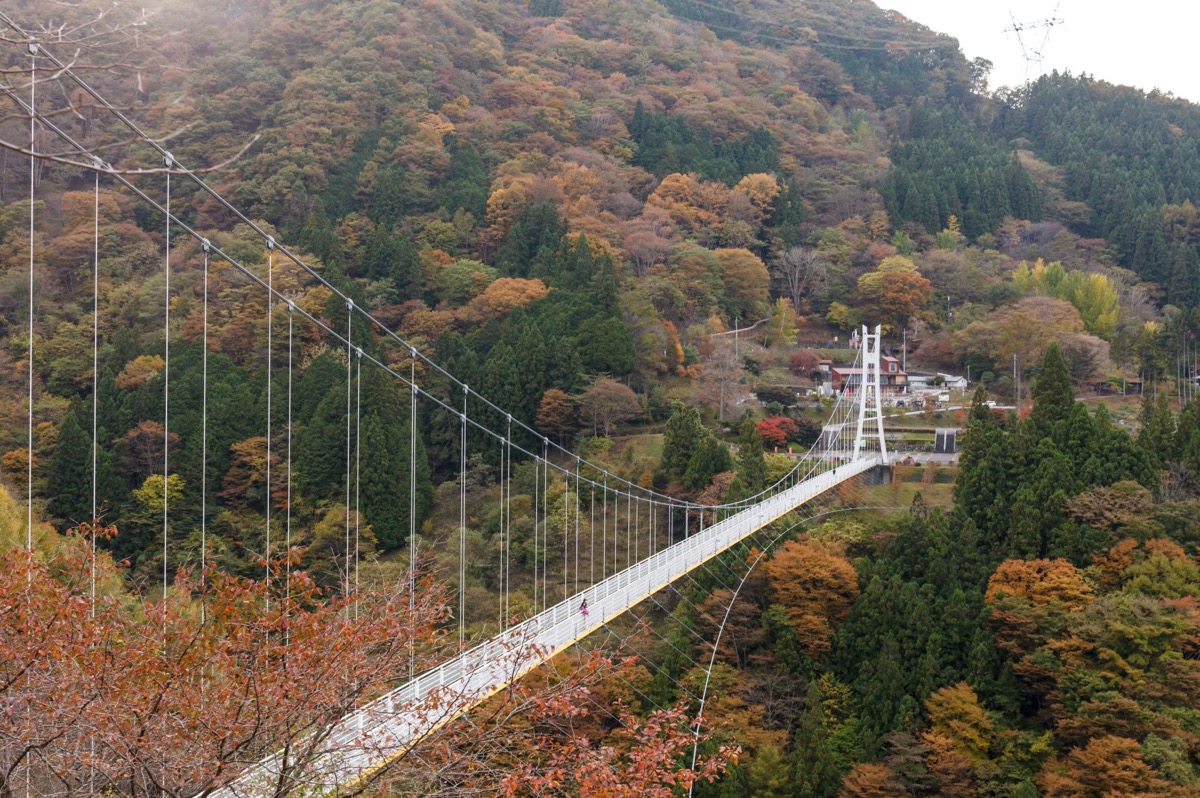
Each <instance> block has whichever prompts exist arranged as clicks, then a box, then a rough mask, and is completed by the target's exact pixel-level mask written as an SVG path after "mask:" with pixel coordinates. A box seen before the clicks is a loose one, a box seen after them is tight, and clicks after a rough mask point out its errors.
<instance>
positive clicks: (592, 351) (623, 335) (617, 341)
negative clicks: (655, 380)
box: [575, 316, 636, 377]
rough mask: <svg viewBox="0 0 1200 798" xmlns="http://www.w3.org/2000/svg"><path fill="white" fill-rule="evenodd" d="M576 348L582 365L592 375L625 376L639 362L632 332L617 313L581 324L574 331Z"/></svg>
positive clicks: (596, 317)
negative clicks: (616, 315) (577, 330)
mask: <svg viewBox="0 0 1200 798" xmlns="http://www.w3.org/2000/svg"><path fill="white" fill-rule="evenodd" d="M575 350H576V351H577V352H578V353H579V362H580V363H581V364H582V365H583V368H584V369H585V370H587V371H589V372H591V373H593V374H611V375H613V376H616V377H623V376H625V375H626V374H629V373H630V372H632V371H633V367H634V365H635V363H636V350H635V349H634V346H633V335H632V334H631V333H630V332H629V327H628V326H626V324H625V322H623V321H621V320H620V319H619V318H616V317H615V316H614V317H605V316H593V317H592V318H590V319H588V320H587V321H585V322H584V323H583V324H581V325H580V326H579V332H577V333H576V334H575Z"/></svg>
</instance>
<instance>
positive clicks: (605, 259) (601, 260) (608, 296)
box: [585, 253, 618, 312]
mask: <svg viewBox="0 0 1200 798" xmlns="http://www.w3.org/2000/svg"><path fill="white" fill-rule="evenodd" d="M585 288H590V299H591V301H592V302H593V303H595V306H596V307H598V308H600V310H602V311H605V312H612V311H614V310H616V307H617V289H618V285H617V270H616V267H615V266H613V262H612V258H611V257H609V255H608V253H604V254H602V255H600V256H599V257H598V258H596V267H595V269H594V271H593V273H592V282H591V286H590V287H587V286H585Z"/></svg>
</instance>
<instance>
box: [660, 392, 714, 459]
mask: <svg viewBox="0 0 1200 798" xmlns="http://www.w3.org/2000/svg"><path fill="white" fill-rule="evenodd" d="M703 434H704V428H703V427H702V426H701V425H700V414H699V413H698V412H696V408H694V407H687V406H685V405H683V404H682V403H676V404H675V406H674V408H673V409H672V411H671V417H670V418H668V419H667V424H666V427H665V429H664V430H663V449H662V468H663V470H664V471H666V472H667V473H668V474H670V475H671V476H673V477H675V478H681V477H682V476H683V474H684V472H685V471H687V467H688V463H690V462H691V460H692V454H694V453H695V451H696V447H697V446H698V445H699V444H700V437H701V435H703Z"/></svg>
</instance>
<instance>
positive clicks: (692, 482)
mask: <svg viewBox="0 0 1200 798" xmlns="http://www.w3.org/2000/svg"><path fill="white" fill-rule="evenodd" d="M731 468H733V458H732V457H730V455H729V449H728V448H726V446H725V444H723V443H721V442H720V441H719V440H717V438H716V436H715V435H713V434H712V433H710V432H707V431H706V432H705V433H704V435H703V437H702V438H701V439H700V442H699V443H698V444H697V445H696V450H695V451H694V452H693V453H692V459H691V460H689V461H688V464H687V470H686V471H684V473H683V484H684V486H686V487H687V488H690V489H691V490H702V489H703V488H706V487H708V484H709V483H710V482H712V479H713V477H715V476H716V475H717V474H720V473H721V472H723V471H729V470H730V469H731Z"/></svg>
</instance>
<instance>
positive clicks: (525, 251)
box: [496, 202, 567, 277]
mask: <svg viewBox="0 0 1200 798" xmlns="http://www.w3.org/2000/svg"><path fill="white" fill-rule="evenodd" d="M566 233H567V226H566V223H565V222H564V221H563V220H562V218H561V217H560V216H559V215H558V208H557V207H556V206H555V204H554V203H553V202H535V203H532V204H530V205H526V206H525V209H524V210H523V211H521V215H520V216H518V217H517V219H516V221H515V222H513V225H512V227H511V228H510V229H509V231H508V235H506V236H505V237H504V242H503V243H501V244H500V248H499V249H498V250H497V252H496V266H497V268H498V269H499V270H500V272H501V274H505V275H509V276H512V277H528V276H530V275H531V274H545V273H548V272H549V271H550V267H549V266H547V265H545V264H548V263H553V261H554V256H555V253H556V252H557V251H558V245H559V242H560V241H561V240H562V237H563V236H564V235H566Z"/></svg>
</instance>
